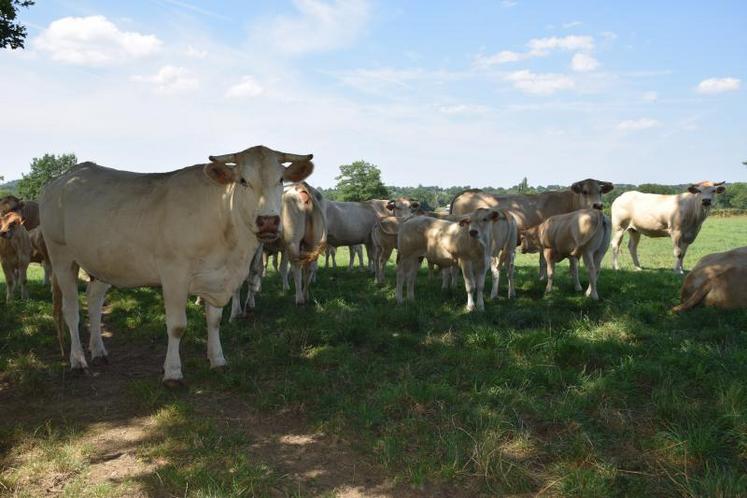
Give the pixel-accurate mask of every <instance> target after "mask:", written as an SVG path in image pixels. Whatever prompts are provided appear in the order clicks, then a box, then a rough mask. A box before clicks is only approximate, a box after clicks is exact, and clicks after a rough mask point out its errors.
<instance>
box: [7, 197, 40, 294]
mask: <svg viewBox="0 0 747 498" xmlns="http://www.w3.org/2000/svg"><path fill="white" fill-rule="evenodd" d="M31 251H32V248H31V238H30V237H29V234H28V232H27V231H26V228H25V227H24V226H23V218H21V215H20V214H19V213H18V212H16V211H10V212H8V213H5V214H4V215H2V216H0V265H2V267H3V274H4V275H5V300H6V301H7V302H10V300H11V299H12V298H13V294H15V290H16V287H18V288H19V290H20V294H21V299H27V298H28V291H27V290H26V272H27V270H28V267H29V263H31Z"/></svg>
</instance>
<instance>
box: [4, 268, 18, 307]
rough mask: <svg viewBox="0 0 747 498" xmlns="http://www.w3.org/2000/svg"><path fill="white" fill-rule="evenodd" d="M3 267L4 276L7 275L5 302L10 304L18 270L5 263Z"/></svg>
mask: <svg viewBox="0 0 747 498" xmlns="http://www.w3.org/2000/svg"><path fill="white" fill-rule="evenodd" d="M2 267H3V275H5V302H6V303H10V300H11V299H12V298H13V292H14V291H15V283H16V269H15V268H13V267H12V266H11V265H10V264H9V263H7V262H5V261H2Z"/></svg>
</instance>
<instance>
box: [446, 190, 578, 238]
mask: <svg viewBox="0 0 747 498" xmlns="http://www.w3.org/2000/svg"><path fill="white" fill-rule="evenodd" d="M573 196H574V194H573V193H572V192H570V191H551V192H542V193H540V194H531V195H522V194H517V195H504V196H496V195H492V194H489V193H486V192H483V191H481V190H466V191H464V192H463V193H461V194H459V195H457V196H456V197H455V198H454V200H453V201H452V205H451V212H452V213H453V214H469V213H471V212H473V211H475V210H476V209H478V208H487V209H495V208H500V209H505V210H508V211H511V214H512V216H513V217H514V219H515V220H516V225H517V227H518V229H519V230H524V229H526V228H529V227H532V226H535V225H538V224H540V223H542V222H543V221H545V220H546V219H547V218H549V217H550V216H554V215H557V214H564V213H568V212H571V211H573V210H574V209H576V207H575V206H574V203H573Z"/></svg>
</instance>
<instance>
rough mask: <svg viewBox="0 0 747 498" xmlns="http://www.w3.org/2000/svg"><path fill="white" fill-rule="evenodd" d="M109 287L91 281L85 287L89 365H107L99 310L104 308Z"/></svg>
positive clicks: (107, 360)
mask: <svg viewBox="0 0 747 498" xmlns="http://www.w3.org/2000/svg"><path fill="white" fill-rule="evenodd" d="M110 287H111V285H109V284H106V283H104V282H101V281H100V280H91V281H90V282H88V285H87V286H86V298H87V300H88V326H89V333H90V338H89V340H88V350H89V351H90V352H91V363H92V364H93V365H97V364H99V363H109V359H108V353H107V352H106V348H105V347H104V341H103V340H102V339H101V308H102V307H103V306H104V298H105V297H106V291H108V290H109V288H110Z"/></svg>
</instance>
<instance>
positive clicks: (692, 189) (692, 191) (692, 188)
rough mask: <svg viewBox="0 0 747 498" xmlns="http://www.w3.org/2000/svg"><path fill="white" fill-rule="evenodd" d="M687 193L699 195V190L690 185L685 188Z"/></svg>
mask: <svg viewBox="0 0 747 498" xmlns="http://www.w3.org/2000/svg"><path fill="white" fill-rule="evenodd" d="M687 191H688V192H690V193H691V194H699V193H700V189H699V188H698V187H696V186H695V185H690V186H689V187H687Z"/></svg>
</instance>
